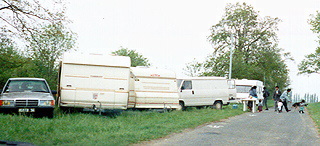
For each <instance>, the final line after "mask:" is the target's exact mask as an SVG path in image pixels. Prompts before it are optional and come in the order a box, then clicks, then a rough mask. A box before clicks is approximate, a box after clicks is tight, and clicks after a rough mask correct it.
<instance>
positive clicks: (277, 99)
mask: <svg viewBox="0 0 320 146" xmlns="http://www.w3.org/2000/svg"><path fill="white" fill-rule="evenodd" d="M281 94H282V92H281V91H280V90H278V93H277V90H275V91H274V92H273V100H274V101H279V99H280V96H281Z"/></svg>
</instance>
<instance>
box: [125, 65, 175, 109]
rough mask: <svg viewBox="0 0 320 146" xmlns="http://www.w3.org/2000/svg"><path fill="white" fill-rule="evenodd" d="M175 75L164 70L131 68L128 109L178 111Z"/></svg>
mask: <svg viewBox="0 0 320 146" xmlns="http://www.w3.org/2000/svg"><path fill="white" fill-rule="evenodd" d="M176 84H177V83H176V74H175V73H174V72H173V71H170V70H166V69H153V68H147V67H131V79H130V94H129V101H128V107H129V108H136V109H178V108H179V107H180V106H179V93H178V89H177V86H176Z"/></svg>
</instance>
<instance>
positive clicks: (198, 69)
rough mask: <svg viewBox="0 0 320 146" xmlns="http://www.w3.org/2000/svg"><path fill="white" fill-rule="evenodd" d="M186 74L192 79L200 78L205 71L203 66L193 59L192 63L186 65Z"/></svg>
mask: <svg viewBox="0 0 320 146" xmlns="http://www.w3.org/2000/svg"><path fill="white" fill-rule="evenodd" d="M183 70H184V71H185V74H186V75H187V76H190V77H196V76H200V75H201V73H202V71H203V64H202V63H201V62H198V61H197V60H196V59H193V61H192V62H189V63H187V64H186V68H184V69H183Z"/></svg>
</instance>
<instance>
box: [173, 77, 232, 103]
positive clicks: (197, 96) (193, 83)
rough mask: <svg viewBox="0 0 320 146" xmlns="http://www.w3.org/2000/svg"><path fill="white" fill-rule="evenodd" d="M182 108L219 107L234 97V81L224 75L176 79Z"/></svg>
mask: <svg viewBox="0 0 320 146" xmlns="http://www.w3.org/2000/svg"><path fill="white" fill-rule="evenodd" d="M177 84H178V87H179V91H180V99H179V104H180V106H181V107H182V109H184V108H185V107H188V106H195V107H203V106H212V107H215V108H217V109H221V108H222V105H227V104H229V102H230V100H231V99H234V98H235V97H236V89H235V82H234V80H233V79H231V80H228V79H226V78H224V77H191V78H183V79H178V81H177Z"/></svg>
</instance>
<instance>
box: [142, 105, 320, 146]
mask: <svg viewBox="0 0 320 146" xmlns="http://www.w3.org/2000/svg"><path fill="white" fill-rule="evenodd" d="M195 118H196V117H195ZM141 145H170V146H171V145H301V146H302V145H308V146H310V145H314V146H319V145H320V139H319V135H318V133H317V130H316V128H315V125H314V123H313V122H312V119H311V118H310V116H309V115H308V114H307V113H305V114H299V113H298V111H295V110H293V111H291V112H288V113H287V112H284V113H276V112H274V109H270V110H269V111H263V112H262V113H254V114H252V113H245V114H242V115H239V116H236V117H232V118H230V119H227V120H225V121H223V122H218V123H210V124H207V125H202V126H199V127H198V128H196V129H193V130H188V131H186V132H183V133H179V134H173V135H170V136H167V137H166V138H162V139H159V140H154V141H150V142H146V143H142V144H141Z"/></svg>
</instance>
